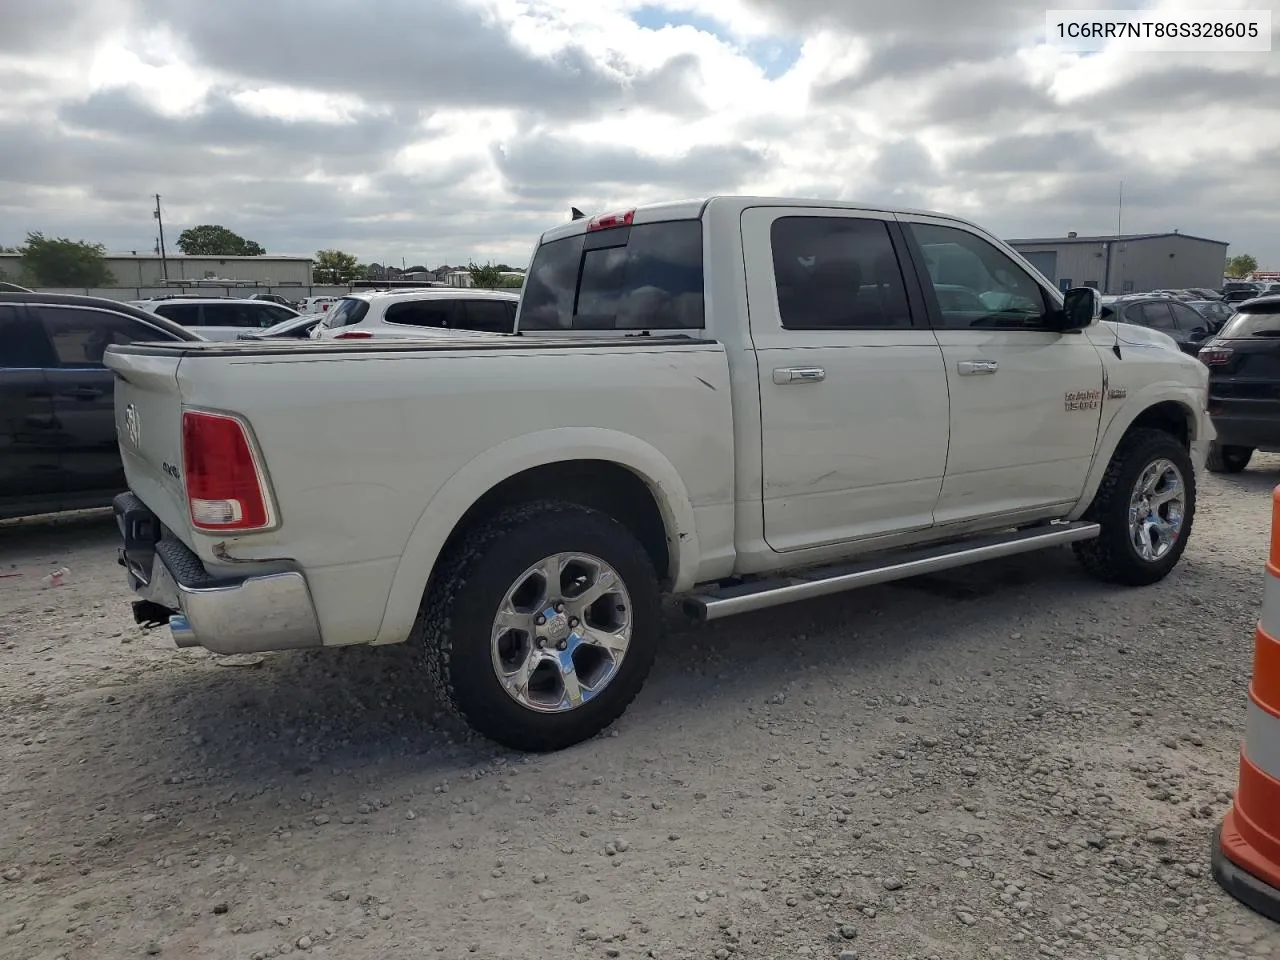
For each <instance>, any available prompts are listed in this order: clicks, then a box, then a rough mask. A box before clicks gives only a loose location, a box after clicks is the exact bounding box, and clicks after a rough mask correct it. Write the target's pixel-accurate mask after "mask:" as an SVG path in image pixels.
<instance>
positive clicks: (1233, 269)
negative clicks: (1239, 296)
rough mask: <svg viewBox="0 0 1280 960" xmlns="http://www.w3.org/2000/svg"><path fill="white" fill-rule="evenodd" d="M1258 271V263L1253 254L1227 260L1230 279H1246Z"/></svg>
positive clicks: (1244, 254) (1240, 254)
mask: <svg viewBox="0 0 1280 960" xmlns="http://www.w3.org/2000/svg"><path fill="white" fill-rule="evenodd" d="M1257 269H1258V261H1257V260H1256V259H1255V258H1254V256H1253V254H1251V253H1239V254H1236V255H1235V256H1234V257H1228V258H1227V269H1226V274H1227V276H1228V277H1245V276H1248V275H1249V274H1251V273H1253V271H1255V270H1257Z"/></svg>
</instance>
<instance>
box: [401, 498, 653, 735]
mask: <svg viewBox="0 0 1280 960" xmlns="http://www.w3.org/2000/svg"><path fill="white" fill-rule="evenodd" d="M556 513H559V514H566V515H573V514H577V515H579V516H589V517H592V518H594V519H597V520H599V519H604V520H606V521H608V522H610V523H613V524H616V525H617V527H618V529H619V531H620V532H621V533H623V534H624V535H626V536H627V537H631V534H630V531H629V530H627V528H626V527H625V526H623V525H622V524H621V523H618V521H616V520H614V519H613V518H612V517H610V516H608V515H607V514H605V513H602V512H601V511H598V510H593V509H591V508H588V507H584V506H581V505H579V504H576V503H568V502H563V501H558V500H536V501H530V502H527V503H523V504H519V505H517V506H514V507H509V508H507V509H505V510H502V511H500V512H498V513H496V514H494V515H493V516H492V517H489V518H487V519H485V520H482V521H480V522H479V523H478V524H476V525H475V526H474V527H472V528H470V529H469V530H467V531H466V532H465V533H464V534H463V536H462V537H460V538H459V540H458V543H457V545H456V546H455V547H454V548H453V549H452V550H451V551H450V552H449V553H448V554H447V555H446V556H444V557H442V558H441V561H440V563H439V565H438V567H437V570H438V573H437V574H436V575H435V576H434V577H433V581H432V583H431V584H430V585H429V586H428V588H427V590H426V591H425V593H424V596H423V601H422V605H421V607H420V608H419V611H418V618H417V621H416V622H415V624H414V628H413V633H412V634H411V642H413V643H415V644H416V645H417V646H418V648H419V654H420V657H421V662H422V663H423V664H424V665H425V667H426V672H427V676H428V678H429V680H430V682H431V686H432V689H433V691H434V693H435V696H436V700H437V702H438V703H439V704H440V705H441V706H442V707H444V708H445V710H446V711H447V712H448V713H449V714H450V715H451V716H452V717H453V718H454V719H455V720H457V721H459V722H461V723H462V724H464V725H466V726H467V727H469V728H470V729H471V730H473V731H477V732H481V733H483V732H484V731H483V728H484V727H485V723H484V720H483V718H478V717H472V716H469V715H468V714H467V711H466V710H465V708H464V707H463V706H462V704H461V703H459V702H458V699H457V696H456V693H455V687H454V682H453V678H452V677H451V676H450V670H449V665H450V663H451V660H452V657H451V652H452V629H451V628H452V612H453V605H454V602H455V601H456V599H457V597H458V594H459V592H460V591H461V590H462V588H463V587H464V586H465V585H466V583H467V580H468V577H469V576H470V573H471V570H472V569H473V567H474V565H475V563H476V562H477V561H478V560H479V559H480V558H481V557H482V556H484V555H485V554H486V553H487V552H488V550H489V549H490V548H491V547H492V546H493V545H494V543H496V542H497V541H499V540H502V539H503V538H505V537H507V536H509V535H510V534H511V533H512V532H513V531H514V530H515V529H517V528H518V527H520V526H522V525H524V524H525V523H528V522H529V521H531V520H534V519H537V518H540V517H544V516H547V515H550V514H556ZM632 539H633V540H634V538H632ZM636 547H637V552H638V554H639V556H640V557H642V558H643V562H644V564H645V567H646V570H647V572H648V575H649V576H651V577H653V582H654V583H655V584H656V582H657V575H656V573H654V571H653V565H652V562H651V561H650V559H649V556H648V554H647V553H645V552H644V550H643V549H642V548H640V546H639V544H638V543H637V544H636ZM655 594H656V591H655ZM632 602H633V604H634V603H636V602H637V600H636V597H635V596H634V594H633V597H632ZM655 607H656V605H655ZM653 615H654V618H655V622H656V617H657V610H656V609H655V611H654V613H653ZM628 653H629V654H630V653H631V651H628ZM635 653H636V654H637V655H639V656H645V655H646V650H645V649H644V648H643V647H641V648H640V649H638V650H636V651H635ZM653 655H654V651H653V649H652V648H649V649H648V650H647V659H648V660H649V663H646V664H643V671H644V673H645V674H647V673H648V670H649V667H650V666H651V665H652V660H653ZM638 693H639V690H638V689H637V690H636V691H634V692H633V693H631V695H629V696H625V697H614V698H610V701H611V708H610V709H609V710H608V714H609V716H608V718H607V722H605V723H604V728H607V727H608V726H609V725H611V724H612V723H614V722H615V721H616V720H617V719H618V718H619V717H620V716H622V714H623V713H624V712H625V711H626V709H627V708H628V707H629V706H630V705H631V703H632V701H633V700H634V699H635V697H636V695H637V694H638ZM559 746H560V745H559V744H547V745H545V746H544V745H539V744H530V745H528V746H527V747H526V749H530V750H552V749H557V748H558V747H559Z"/></svg>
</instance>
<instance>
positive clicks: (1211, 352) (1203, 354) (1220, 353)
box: [1196, 347, 1235, 367]
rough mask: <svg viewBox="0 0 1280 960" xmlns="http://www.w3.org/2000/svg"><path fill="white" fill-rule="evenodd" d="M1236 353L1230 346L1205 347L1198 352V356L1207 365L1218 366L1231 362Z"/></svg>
mask: <svg viewBox="0 0 1280 960" xmlns="http://www.w3.org/2000/svg"><path fill="white" fill-rule="evenodd" d="M1234 355H1235V351H1234V350H1232V349H1231V348H1230V347H1205V348H1204V349H1203V350H1201V351H1200V352H1199V353H1197V354H1196V358H1197V359H1198V360H1199V361H1200V362H1201V363H1203V364H1204V365H1205V366H1206V367H1217V366H1221V365H1222V364H1224V363H1229V362H1230V361H1231V358H1232V357H1233V356H1234Z"/></svg>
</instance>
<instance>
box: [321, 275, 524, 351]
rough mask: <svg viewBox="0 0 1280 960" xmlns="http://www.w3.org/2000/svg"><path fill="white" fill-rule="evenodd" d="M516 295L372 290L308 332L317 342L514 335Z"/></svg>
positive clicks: (452, 290) (347, 300)
mask: <svg viewBox="0 0 1280 960" xmlns="http://www.w3.org/2000/svg"><path fill="white" fill-rule="evenodd" d="M519 304H520V295H519V294H518V293H505V292H503V291H500V290H469V289H466V288H448V287H424V288H421V289H418V290H371V291H368V292H364V293H353V294H351V295H350V296H347V297H343V298H342V299H341V300H339V301H338V302H337V304H336V305H335V306H334V307H333V308H332V309H331V310H329V312H328V313H326V314H325V317H324V319H323V320H322V321H320V323H319V324H318V325H317V326H316V327H315V329H313V330H312V331H311V336H312V338H313V339H316V340H370V339H392V338H413V337H420V336H422V335H423V331H426V330H431V331H434V332H436V333H439V331H440V330H459V331H464V330H465V331H467V333H468V334H470V333H490V334H501V333H506V334H510V333H513V332H514V330H515V323H516V308H517V307H518V306H519Z"/></svg>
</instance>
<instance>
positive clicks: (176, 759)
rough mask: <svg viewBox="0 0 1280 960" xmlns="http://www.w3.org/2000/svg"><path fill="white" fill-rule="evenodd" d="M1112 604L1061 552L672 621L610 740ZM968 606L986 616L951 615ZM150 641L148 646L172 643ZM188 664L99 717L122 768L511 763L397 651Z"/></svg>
mask: <svg viewBox="0 0 1280 960" xmlns="http://www.w3.org/2000/svg"><path fill="white" fill-rule="evenodd" d="M1175 578H1176V574H1175ZM1173 579H1174V578H1171V581H1172V580H1173ZM1157 589H1160V588H1157ZM1112 592H1114V591H1111V590H1109V589H1108V588H1106V587H1103V586H1101V585H1098V584H1095V583H1094V582H1093V581H1090V580H1088V579H1086V578H1085V577H1084V576H1083V574H1081V573H1079V572H1078V570H1077V568H1076V566H1075V564H1074V562H1073V560H1072V558H1071V555H1070V551H1069V550H1056V551H1048V552H1046V554H1045V555H1044V556H1043V557H1042V558H1040V559H1039V560H1038V561H1037V563H1035V564H1028V563H1026V561H1025V559H1024V560H1023V561H1022V562H1021V563H1019V562H1018V560H1017V558H1013V559H1012V560H1010V561H993V562H991V563H988V564H984V565H981V566H976V567H972V568H969V569H966V570H962V571H956V572H954V573H949V574H943V575H934V576H930V577H923V578H918V579H915V580H911V581H904V582H902V583H899V584H891V585H885V586H881V587H874V588H869V589H865V590H861V591H855V592H852V593H849V594H845V595H843V596H834V597H829V598H825V599H823V600H821V601H817V602H812V603H806V604H798V605H793V606H791V607H782V608H778V609H775V610H771V611H766V612H763V613H759V614H750V615H743V616H741V617H737V618H729V619H727V620H725V621H722V622H718V623H715V624H711V625H707V626H702V627H699V626H695V625H691V624H688V623H687V622H684V621H682V620H680V619H679V617H678V615H677V614H673V615H672V616H671V620H670V629H669V631H668V632H667V633H666V635H665V636H664V637H663V639H662V640H661V642H660V648H659V651H658V657H657V663H656V664H655V667H654V671H653V674H652V676H651V677H650V680H649V683H648V684H647V685H646V688H645V690H644V691H643V692H642V693H641V695H640V697H639V698H638V699H637V701H636V702H635V703H634V704H632V706H631V707H630V709H629V710H628V711H627V713H626V714H625V715H624V716H623V718H622V719H621V720H620V721H619V723H618V724H616V725H615V729H621V730H623V731H625V732H626V734H627V737H628V738H630V737H632V736H635V737H636V738H637V742H638V743H641V744H646V743H647V744H649V745H652V742H653V739H652V738H651V737H647V736H646V735H645V734H646V731H652V732H653V734H654V736H656V737H660V736H661V731H662V730H663V729H668V728H669V725H671V724H673V723H675V724H681V723H685V722H689V721H692V720H693V719H694V718H695V715H699V716H702V717H705V716H706V714H707V713H708V711H711V712H714V711H716V710H717V709H718V708H721V707H723V708H725V710H724V712H723V714H722V716H723V722H724V724H726V725H727V726H733V725H734V724H736V723H739V722H740V721H741V715H740V714H741V708H740V704H742V703H743V702H756V703H762V702H764V701H765V700H766V699H767V698H768V697H770V696H771V695H773V694H774V693H775V692H776V691H777V690H778V689H779V688H780V687H782V686H784V685H786V684H787V683H789V682H791V681H792V680H794V679H796V678H798V677H800V676H802V675H804V673H805V671H809V670H812V669H815V668H816V669H819V670H821V671H823V672H824V674H826V675H828V676H841V675H847V676H849V677H851V678H855V679H856V678H857V677H858V675H859V674H861V673H865V672H867V671H868V670H871V669H875V670H881V671H883V670H885V669H890V670H891V669H894V668H895V667H896V665H898V664H900V663H901V662H902V661H904V660H907V659H909V658H912V657H916V656H920V655H926V656H929V657H931V658H936V659H937V660H938V664H939V667H940V669H942V670H946V669H947V663H948V661H949V660H950V658H951V656H952V655H954V656H955V657H957V658H961V657H964V656H969V657H972V654H973V651H972V650H970V649H968V648H971V647H972V646H973V638H974V637H975V636H988V637H992V638H995V637H1007V636H1008V635H1009V632H1010V631H1011V630H1017V629H1027V628H1026V627H1025V626H1023V627H1020V626H1019V621H1020V620H1021V619H1022V618H1023V617H1024V616H1028V617H1037V618H1038V617H1041V616H1043V615H1044V614H1045V611H1048V610H1053V609H1054V608H1059V609H1061V608H1063V607H1066V608H1068V610H1069V612H1070V613H1071V614H1073V615H1074V614H1076V613H1078V612H1079V611H1080V610H1087V609H1088V606H1089V605H1090V603H1092V602H1093V601H1094V600H1096V599H1098V598H1101V597H1104V596H1106V595H1108V594H1109V593H1112ZM978 599H983V600H985V601H986V602H985V603H963V604H961V605H959V606H957V603H956V601H957V600H978ZM940 626H941V629H940ZM948 628H951V629H948ZM952 630H955V631H956V632H961V631H963V632H964V633H965V638H964V641H963V642H962V643H961V644H958V645H957V647H956V649H954V650H951V651H949V650H948V645H949V643H951V641H952V640H960V638H959V637H951V636H949V634H950V633H951V632H952ZM161 633H163V631H158V632H157V633H156V634H155V635H153V638H152V639H148V640H146V641H143V642H148V643H163V642H167V637H164V638H162V637H161V635H160V634H161ZM961 646H963V647H964V648H965V649H961V648H960V647H961ZM187 656H190V657H191V662H190V663H189V664H184V663H176V664H173V665H172V666H170V667H167V668H166V669H164V670H163V671H158V672H152V673H149V674H145V675H142V676H139V677H137V678H136V679H135V682H134V683H133V684H131V685H130V686H129V687H128V688H126V689H127V692H122V693H119V694H116V695H115V697H114V699H113V700H112V702H110V703H106V704H104V705H103V706H102V708H101V709H102V711H103V713H104V715H103V716H100V717H99V718H97V719H98V721H99V722H102V723H106V724H110V726H111V728H112V729H113V731H114V734H115V736H114V737H113V740H114V743H115V744H116V745H118V747H116V748H115V749H119V750H120V751H122V753H126V754H130V755H133V756H137V753H138V751H139V747H140V745H142V744H145V745H146V746H147V753H148V754H150V756H148V758H147V760H146V765H147V766H149V767H154V769H155V772H156V773H157V774H162V775H163V776H168V777H177V778H182V777H184V776H188V775H190V771H211V774H201V778H204V777H206V776H209V775H212V776H213V777H214V779H216V780H218V782H220V783H221V784H222V785H223V786H224V787H225V789H227V790H238V791H240V792H242V793H243V792H245V791H252V790H256V789H264V788H266V787H268V786H269V785H272V784H278V783H279V781H280V780H281V779H282V778H286V779H287V778H291V777H297V776H305V775H307V774H309V773H311V772H312V771H313V770H314V771H317V772H318V771H319V770H321V769H323V770H324V772H325V774H326V775H329V774H331V773H338V774H351V775H357V776H359V775H360V774H361V771H366V770H371V769H373V768H376V770H377V775H378V778H379V779H388V778H389V779H390V780H392V781H396V782H402V783H404V785H405V786H406V788H408V789H412V786H413V785H412V784H411V783H410V782H409V781H412V780H420V779H421V778H423V777H424V776H427V777H429V776H431V775H433V774H434V775H436V776H450V775H452V772H453V771H455V770H459V769H466V768H468V767H470V766H474V765H475V764H478V763H484V762H487V761H489V760H492V759H493V758H495V757H497V756H501V755H506V756H514V755H513V754H511V753H509V752H508V751H505V750H503V749H502V748H500V747H496V746H495V745H493V744H491V743H490V742H488V741H486V740H482V739H479V738H475V737H472V736H470V735H469V734H467V733H466V731H464V730H461V729H460V728H459V727H458V726H457V725H456V724H455V723H454V722H453V721H451V720H450V719H449V718H447V717H445V716H444V714H443V713H442V711H440V710H439V708H438V706H437V704H436V703H435V702H434V701H433V699H432V697H431V695H430V693H429V691H428V685H427V682H426V678H425V676H424V675H423V674H422V673H421V671H419V669H418V668H417V663H416V659H417V658H416V655H415V652H414V650H413V649H412V648H410V647H408V646H394V647H383V648H347V649H338V650H329V651H317V652H314V653H305V654H278V655H272V656H268V657H266V658H264V660H263V662H262V663H261V664H260V665H257V666H253V667H247V668H246V667H240V668H230V667H221V666H218V665H216V658H212V657H207V656H205V655H203V654H200V653H193V654H190V655H188V654H183V655H182V658H183V659H186V657H187ZM700 722H705V721H700ZM612 732H613V731H606V732H605V734H604V735H603V736H602V738H601V740H604V741H611V742H603V743H602V742H601V741H600V740H597V741H594V742H590V743H587V744H582V745H580V746H579V747H577V748H574V749H575V750H577V751H580V752H581V753H582V754H585V755H591V754H594V753H596V752H597V751H602V750H610V751H618V750H622V751H623V752H627V751H628V742H629V741H628V739H626V738H624V739H622V740H620V741H619V740H611V734H612ZM102 759H103V761H104V762H110V758H108V757H104V758H102ZM584 759H586V757H585V756H584Z"/></svg>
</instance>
